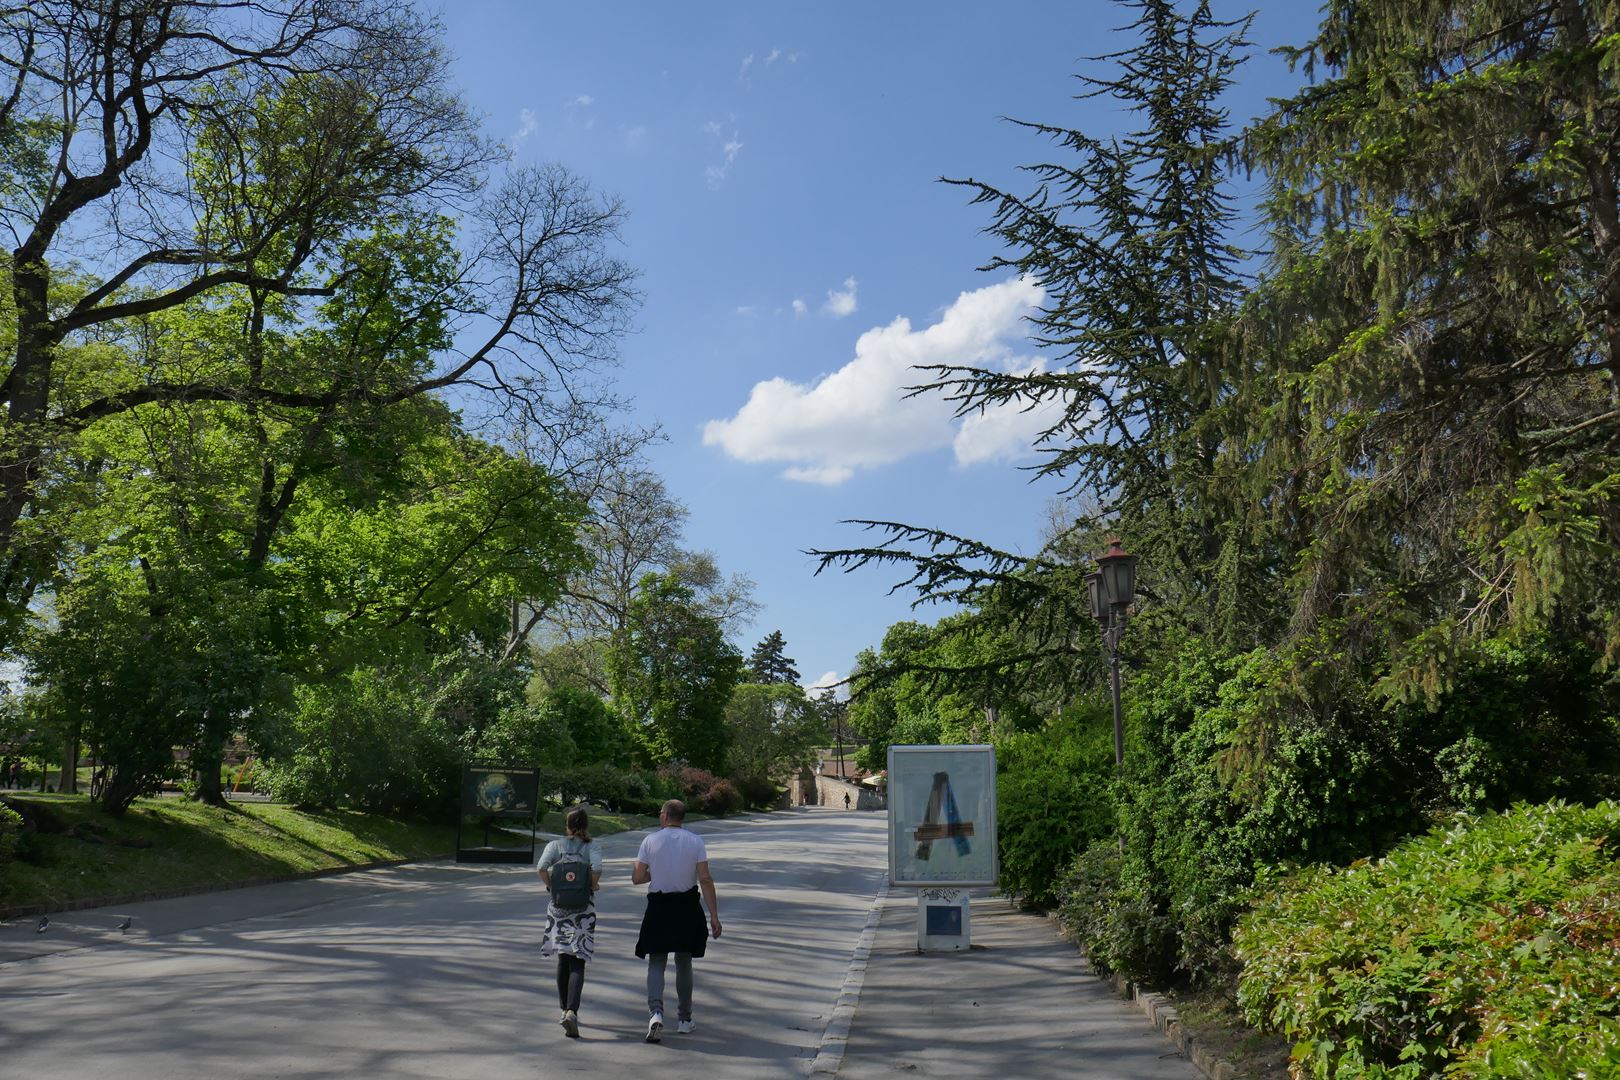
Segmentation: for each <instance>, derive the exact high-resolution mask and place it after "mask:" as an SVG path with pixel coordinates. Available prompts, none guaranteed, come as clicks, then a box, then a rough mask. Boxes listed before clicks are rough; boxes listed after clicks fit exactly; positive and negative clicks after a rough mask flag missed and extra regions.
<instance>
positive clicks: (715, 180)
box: [703, 117, 743, 188]
mask: <svg viewBox="0 0 1620 1080" xmlns="http://www.w3.org/2000/svg"><path fill="white" fill-rule="evenodd" d="M733 119H735V117H733ZM703 130H704V132H705V133H707V134H709V135H713V136H714V137H715V138H717V139H720V140H721V143H720V155H721V157H722V158H723V159H724V160H723V161H721V162H720V164H718V165H710V166H709V167H708V168H706V169H704V170H703V177H704V179H705V180H707V181H708V182H709V187H710V188H718V187H719V186H720V184H721V183H722V182H723V181H724V180H725V178H726V176H727V175H728V174H729V173H730V172H731V166H732V165H733V164H735V163H736V161H737V155H738V154H740V153H742V148H743V144H742V140H741V139H739V138H738V137H737V132H736V131H735V130H733V131H732V133H731V137H730V138H726V137H725V136H724V135H722V134H721V132H722V130H723V129H722V128H721V127H720V125H719V123H718V122H716V121H714V120H710V121H709V122H708V123H707V124H704V125H703Z"/></svg>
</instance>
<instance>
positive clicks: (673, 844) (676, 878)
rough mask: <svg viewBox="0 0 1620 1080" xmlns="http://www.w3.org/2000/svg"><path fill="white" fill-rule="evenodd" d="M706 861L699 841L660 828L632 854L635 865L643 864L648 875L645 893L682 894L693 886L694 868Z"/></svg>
mask: <svg viewBox="0 0 1620 1080" xmlns="http://www.w3.org/2000/svg"><path fill="white" fill-rule="evenodd" d="M708 861H709V849H708V848H707V847H705V846H704V844H703V837H701V836H699V835H698V834H697V833H695V832H688V831H687V830H685V829H681V828H668V827H665V828H661V829H659V830H658V831H657V832H654V833H648V834H647V835H646V836H645V837H644V838H643V839H642V841H641V850H639V851H637V852H636V862H639V863H645V864H646V865H647V869H648V871H649V872H650V873H651V874H652V880H651V881H650V882H648V883H647V891H648V892H674V893H681V892H686V891H687V890H689V889H692V888H694V887H695V886H696V885H697V864H698V863H700V862H708Z"/></svg>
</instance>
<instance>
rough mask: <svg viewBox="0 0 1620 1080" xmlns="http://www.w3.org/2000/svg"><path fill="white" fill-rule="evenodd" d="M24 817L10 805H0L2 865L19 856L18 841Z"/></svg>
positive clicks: (0, 852) (0, 858)
mask: <svg viewBox="0 0 1620 1080" xmlns="http://www.w3.org/2000/svg"><path fill="white" fill-rule="evenodd" d="M22 828H23V819H22V815H21V814H19V813H17V811H15V810H13V809H12V808H11V807H9V806H5V805H0V866H4V865H5V864H6V863H8V862H11V861H12V860H13V859H15V858H16V857H17V843H18V841H19V840H20V839H21V837H22Z"/></svg>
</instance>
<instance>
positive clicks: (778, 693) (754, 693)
mask: <svg viewBox="0 0 1620 1080" xmlns="http://www.w3.org/2000/svg"><path fill="white" fill-rule="evenodd" d="M725 715H726V732H727V740H728V743H729V750H728V751H727V758H726V760H727V763H728V765H729V768H730V772H731V775H733V776H736V777H741V778H746V779H748V780H752V781H772V780H775V779H777V778H779V777H781V776H784V775H786V774H787V773H790V772H793V771H796V770H798V769H802V768H805V767H807V766H808V765H809V764H810V763H811V762H812V761H814V760H815V751H816V748H817V747H818V746H820V745H821V744H822V743H823V742H824V741H825V740H826V738H827V728H826V726H825V723H824V717H823V715H822V711H821V710H820V709H818V708H817V706H816V703H815V702H814V701H813V700H811V699H810V698H809V697H807V696H806V695H805V692H804V690H803V689H801V688H800V687H799V686H798V684H797V683H743V684H742V685H740V686H738V687H737V688H736V689H735V690H733V691H732V692H731V700H730V701H728V702H727V703H726V714H725Z"/></svg>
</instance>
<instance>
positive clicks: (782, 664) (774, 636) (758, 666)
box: [748, 630, 799, 685]
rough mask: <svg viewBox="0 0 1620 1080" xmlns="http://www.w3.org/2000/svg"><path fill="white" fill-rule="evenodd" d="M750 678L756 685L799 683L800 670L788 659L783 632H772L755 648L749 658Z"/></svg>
mask: <svg viewBox="0 0 1620 1080" xmlns="http://www.w3.org/2000/svg"><path fill="white" fill-rule="evenodd" d="M748 677H749V679H751V680H752V681H754V682H756V683H794V684H795V685H796V684H797V683H798V681H799V669H798V668H796V667H794V665H793V661H792V660H790V659H788V657H787V642H786V641H785V640H784V639H783V637H782V631H780V630H772V631H771V632H770V633H769V634H766V635H765V636H764V637H763V638H761V639H760V641H759V644H758V645H755V646H754V651H753V653H751V654H750V655H749V657H748Z"/></svg>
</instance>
